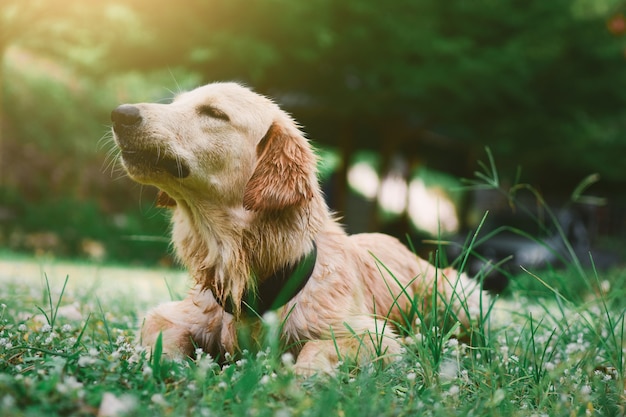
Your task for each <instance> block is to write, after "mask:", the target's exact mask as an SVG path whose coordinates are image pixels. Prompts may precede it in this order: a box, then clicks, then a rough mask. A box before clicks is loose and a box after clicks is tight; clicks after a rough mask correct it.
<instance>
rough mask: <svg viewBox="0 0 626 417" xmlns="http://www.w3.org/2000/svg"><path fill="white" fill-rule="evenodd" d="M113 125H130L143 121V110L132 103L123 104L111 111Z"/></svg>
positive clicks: (116, 126)
mask: <svg viewBox="0 0 626 417" xmlns="http://www.w3.org/2000/svg"><path fill="white" fill-rule="evenodd" d="M111 121H113V127H114V128H119V127H129V126H132V125H135V124H138V123H139V122H141V112H140V111H139V109H138V108H137V107H135V106H133V105H131V104H122V105H121V106H119V107H118V108H116V109H115V110H113V111H112V112H111Z"/></svg>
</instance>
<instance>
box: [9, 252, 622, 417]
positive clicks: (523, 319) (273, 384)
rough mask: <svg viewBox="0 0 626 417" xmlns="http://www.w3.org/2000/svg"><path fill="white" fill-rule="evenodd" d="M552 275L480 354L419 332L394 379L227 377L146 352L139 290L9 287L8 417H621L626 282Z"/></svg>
mask: <svg viewBox="0 0 626 417" xmlns="http://www.w3.org/2000/svg"><path fill="white" fill-rule="evenodd" d="M20 262H23V259H22V260H20ZM139 271H140V270H137V269H135V270H129V275H131V274H135V275H139ZM44 272H45V271H44ZM75 272H77V273H79V272H80V270H77V271H75ZM106 272H107V271H106V270H102V271H101V272H100V274H104V275H106ZM547 274H548V275H546V276H544V279H542V280H541V281H545V282H550V283H552V284H553V285H552V286H550V288H548V287H547V286H546V285H543V284H542V283H541V281H540V280H539V279H538V278H539V275H542V274H537V275H538V276H537V277H535V276H533V275H531V274H523V275H521V276H520V277H517V279H516V280H514V288H513V291H511V293H512V294H513V295H511V296H509V297H507V298H506V299H500V300H497V301H496V304H495V307H494V309H493V310H492V312H491V316H490V317H489V319H488V320H485V322H484V323H482V325H483V328H484V334H483V336H484V338H483V339H484V340H483V341H482V343H481V344H480V346H473V347H472V346H468V345H466V344H464V343H462V342H460V341H459V340H457V339H455V338H453V337H452V335H451V334H450V333H444V332H442V331H441V330H440V329H438V328H437V327H436V326H434V325H432V324H426V323H418V325H416V326H415V328H416V329H418V330H419V331H418V332H414V333H411V334H408V335H407V337H406V339H405V341H406V350H405V353H404V354H403V355H402V357H401V358H400V360H399V361H397V362H395V363H393V364H391V365H390V366H388V367H386V368H384V369H383V368H380V367H377V366H371V367H366V368H364V369H355V368H354V367H353V366H350V365H348V364H345V365H343V366H342V367H340V369H339V371H338V374H337V375H336V376H334V377H312V378H309V379H300V378H298V377H296V376H295V375H294V373H293V357H292V356H291V355H290V354H288V353H284V352H283V351H281V348H280V347H279V346H277V345H276V344H275V343H272V342H268V343H267V345H266V346H264V347H262V348H261V349H259V350H255V351H244V352H242V353H241V355H238V356H237V357H236V358H229V359H228V360H227V363H226V365H224V366H220V365H219V364H217V363H216V362H215V361H214V360H213V359H212V358H210V357H207V356H206V355H204V354H199V355H198V356H197V357H196V358H195V359H194V360H191V359H189V360H185V361H178V362H172V361H168V360H165V359H164V358H163V357H161V355H160V352H159V351H158V348H157V349H155V350H154V352H152V353H151V352H148V351H145V350H142V349H138V348H137V347H136V345H135V343H134V335H135V331H136V328H137V323H138V322H139V319H140V317H141V314H142V313H141V312H142V311H143V310H145V309H146V308H148V307H149V306H150V305H152V304H154V302H155V301H152V300H148V299H143V300H141V298H140V297H135V296H134V294H133V292H132V291H131V292H130V293H124V292H123V291H122V292H119V293H115V292H109V293H107V292H103V291H88V292H82V291H81V288H90V287H89V286H83V285H84V281H85V280H86V278H87V277H84V276H70V277H69V278H68V279H67V280H66V279H65V278H62V279H58V277H57V279H53V278H52V277H50V278H46V275H44V274H43V273H42V275H40V276H35V277H33V276H24V277H20V278H21V279H14V278H15V277H13V278H7V277H3V276H0V280H2V285H1V286H0V300H1V303H2V304H1V305H0V415H2V416H41V415H46V416H61V415H85V416H89V415H101V416H104V415H132V416H137V417H138V416H159V415H166V416H181V415H200V416H228V415H233V416H248V415H251V416H329V415H333V416H335V415H336V416H351V415H359V416H404V415H407V416H408V415H416V414H419V415H432V416H437V415H480V416H532V415H537V416H539V415H549V416H559V415H563V416H579V415H580V416H586V415H599V416H617V415H623V413H624V404H625V403H626V395H625V388H626V387H625V386H624V371H625V369H624V368H625V362H624V350H625V348H626V336H625V333H624V331H625V328H624V312H625V307H624V303H623V300H624V298H625V296H626V292H625V290H624V288H626V285H624V284H625V283H626V272H625V271H614V272H612V273H610V274H608V275H607V276H603V277H602V279H601V280H600V279H599V278H598V279H595V278H594V279H592V280H589V281H588V282H585V283H577V285H579V286H580V287H587V288H589V289H590V291H588V292H587V294H586V295H585V296H584V297H581V296H579V297H577V298H575V299H570V298H569V297H568V295H567V294H563V293H561V292H560V290H559V288H560V287H561V286H563V287H564V288H566V287H567V286H568V285H569V284H571V283H572V281H576V280H578V281H580V280H581V277H580V276H579V275H578V272H577V271H573V272H572V271H570V272H554V271H551V272H550V271H549V272H547ZM592 276H595V275H593V274H592ZM148 279H149V280H151V282H152V284H153V285H155V286H161V287H164V288H167V286H166V285H165V283H164V282H163V281H158V280H156V282H155V281H154V280H155V278H154V277H150V278H148ZM78 282H81V285H77V283H78ZM34 283H36V284H34ZM51 283H52V284H51ZM164 291H167V290H166V289H164ZM100 294H104V296H102V298H100V297H101V295H100ZM175 297H177V296H175ZM155 298H156V297H155ZM137 299H140V300H141V301H137ZM418 321H419V320H418ZM272 323H273V322H271V321H270V322H269V323H268V324H267V326H273V325H276V324H275V323H274V324H272ZM270 330H271V329H270Z"/></svg>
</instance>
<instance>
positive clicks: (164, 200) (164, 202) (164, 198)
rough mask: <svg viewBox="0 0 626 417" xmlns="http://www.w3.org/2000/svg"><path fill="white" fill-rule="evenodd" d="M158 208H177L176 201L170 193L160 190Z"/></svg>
mask: <svg viewBox="0 0 626 417" xmlns="http://www.w3.org/2000/svg"><path fill="white" fill-rule="evenodd" d="M156 206H157V207H165V208H173V207H176V200H174V199H173V198H172V197H170V195H169V194H168V193H166V192H165V191H163V190H159V193H158V194H157V201H156Z"/></svg>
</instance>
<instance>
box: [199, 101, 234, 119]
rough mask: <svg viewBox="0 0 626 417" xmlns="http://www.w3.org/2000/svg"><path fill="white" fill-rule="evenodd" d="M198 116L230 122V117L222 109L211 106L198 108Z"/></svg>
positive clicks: (205, 105) (206, 105)
mask: <svg viewBox="0 0 626 417" xmlns="http://www.w3.org/2000/svg"><path fill="white" fill-rule="evenodd" d="M198 114H200V115H202V116H208V117H213V118H215V119H220V120H224V121H226V122H228V121H230V117H228V115H227V114H226V113H224V111H222V110H221V109H218V108H217V107H215V106H211V105H209V104H204V105H202V106H200V107H198Z"/></svg>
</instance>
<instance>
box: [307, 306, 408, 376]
mask: <svg viewBox="0 0 626 417" xmlns="http://www.w3.org/2000/svg"><path fill="white" fill-rule="evenodd" d="M351 324H352V325H355V326H356V325H359V324H360V325H362V326H363V325H365V327H366V328H365V329H363V328H362V327H361V330H358V329H359V328H357V327H353V326H351V325H350V324H345V325H344V327H343V328H341V329H338V330H337V331H336V332H333V335H334V337H331V338H329V339H327V340H311V341H309V342H307V343H306V344H305V345H304V346H303V348H302V350H301V351H300V353H299V355H298V359H297V361H296V365H295V371H296V373H297V374H299V375H302V376H310V375H313V374H315V373H321V374H333V373H334V372H335V370H336V368H337V366H338V365H339V363H340V362H344V363H354V364H355V365H357V366H359V367H361V366H365V365H367V364H371V363H374V362H378V361H382V362H383V363H389V362H391V361H393V360H397V359H398V358H399V357H400V354H401V353H402V348H401V346H400V343H399V342H398V340H397V337H396V335H395V333H394V332H393V331H392V330H391V329H389V328H388V324H387V325H385V323H384V322H383V321H382V320H375V319H373V318H366V319H362V320H357V321H356V322H353V323H351ZM385 327H387V328H386V329H385Z"/></svg>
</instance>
